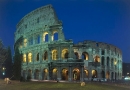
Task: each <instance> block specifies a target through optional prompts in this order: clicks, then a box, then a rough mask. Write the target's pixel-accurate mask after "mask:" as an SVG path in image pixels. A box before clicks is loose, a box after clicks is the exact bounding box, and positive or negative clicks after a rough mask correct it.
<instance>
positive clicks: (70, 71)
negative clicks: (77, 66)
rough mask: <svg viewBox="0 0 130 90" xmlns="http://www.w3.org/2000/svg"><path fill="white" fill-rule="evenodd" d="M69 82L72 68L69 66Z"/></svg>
mask: <svg viewBox="0 0 130 90" xmlns="http://www.w3.org/2000/svg"><path fill="white" fill-rule="evenodd" d="M69 81H72V67H71V65H69Z"/></svg>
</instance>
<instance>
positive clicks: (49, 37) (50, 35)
mask: <svg viewBox="0 0 130 90" xmlns="http://www.w3.org/2000/svg"><path fill="white" fill-rule="evenodd" d="M51 41H52V32H48V42H51Z"/></svg>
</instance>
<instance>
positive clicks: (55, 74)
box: [52, 68, 58, 80]
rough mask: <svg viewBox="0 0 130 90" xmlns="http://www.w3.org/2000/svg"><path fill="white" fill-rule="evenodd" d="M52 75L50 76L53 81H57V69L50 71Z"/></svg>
mask: <svg viewBox="0 0 130 90" xmlns="http://www.w3.org/2000/svg"><path fill="white" fill-rule="evenodd" d="M52 73H53V76H52V78H53V80H57V73H58V71H57V69H56V68H54V69H53V70H52Z"/></svg>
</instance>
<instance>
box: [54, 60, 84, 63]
mask: <svg viewBox="0 0 130 90" xmlns="http://www.w3.org/2000/svg"><path fill="white" fill-rule="evenodd" d="M52 62H55V63H58V62H84V60H82V59H75V60H73V59H71V60H69V59H66V60H52Z"/></svg>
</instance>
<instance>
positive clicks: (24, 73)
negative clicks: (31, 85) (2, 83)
mask: <svg viewBox="0 0 130 90" xmlns="http://www.w3.org/2000/svg"><path fill="white" fill-rule="evenodd" d="M23 78H24V79H26V70H23Z"/></svg>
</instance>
